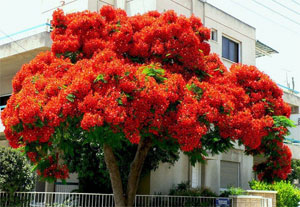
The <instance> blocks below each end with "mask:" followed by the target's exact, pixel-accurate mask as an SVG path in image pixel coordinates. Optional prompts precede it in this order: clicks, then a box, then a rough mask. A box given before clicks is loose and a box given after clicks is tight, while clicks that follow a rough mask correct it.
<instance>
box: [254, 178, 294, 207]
mask: <svg viewBox="0 0 300 207" xmlns="http://www.w3.org/2000/svg"><path fill="white" fill-rule="evenodd" d="M249 185H250V187H251V189H253V190H274V191H277V195H276V201H277V205H276V206H277V207H297V206H298V202H299V201H300V190H299V189H297V188H296V187H295V186H294V185H292V184H291V183H290V182H287V181H280V182H275V183H273V184H268V183H264V182H259V181H256V180H253V181H251V182H249Z"/></svg>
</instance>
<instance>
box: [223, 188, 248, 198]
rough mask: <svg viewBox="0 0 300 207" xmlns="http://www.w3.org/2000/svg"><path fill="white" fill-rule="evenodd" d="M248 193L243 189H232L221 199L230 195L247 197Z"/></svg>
mask: <svg viewBox="0 0 300 207" xmlns="http://www.w3.org/2000/svg"><path fill="white" fill-rule="evenodd" d="M245 194H247V192H246V191H245V190H244V189H242V188H235V187H230V188H229V189H228V190H225V191H223V192H222V193H221V194H220V197H228V196H230V195H245Z"/></svg>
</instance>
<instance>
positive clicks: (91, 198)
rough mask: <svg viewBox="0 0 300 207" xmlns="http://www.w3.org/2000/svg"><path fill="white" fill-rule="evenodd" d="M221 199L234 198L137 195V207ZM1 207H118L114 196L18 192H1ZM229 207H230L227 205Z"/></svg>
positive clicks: (210, 205)
mask: <svg viewBox="0 0 300 207" xmlns="http://www.w3.org/2000/svg"><path fill="white" fill-rule="evenodd" d="M218 199H228V201H229V203H230V205H229V206H232V200H231V198H215V197H190V196H168V195H137V196H136V198H135V204H134V206H135V207H175V206H176V207H198V206H199V207H215V206H216V203H217V200H218ZM0 206H1V207H114V197H113V195H112V194H96V193H58V192H55V193H52V192H17V193H14V194H12V195H9V194H7V193H4V192H0ZM224 206H227V205H224Z"/></svg>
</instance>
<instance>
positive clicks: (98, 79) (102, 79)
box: [94, 74, 107, 83]
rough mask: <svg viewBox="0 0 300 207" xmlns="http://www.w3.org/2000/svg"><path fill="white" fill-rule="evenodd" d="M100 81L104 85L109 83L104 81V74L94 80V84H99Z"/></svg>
mask: <svg viewBox="0 0 300 207" xmlns="http://www.w3.org/2000/svg"><path fill="white" fill-rule="evenodd" d="M98 81H101V82H103V83H107V81H106V80H105V79H104V75H103V74H99V75H98V76H97V77H96V79H95V80H94V83H97V82H98Z"/></svg>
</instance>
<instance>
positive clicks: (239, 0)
mask: <svg viewBox="0 0 300 207" xmlns="http://www.w3.org/2000/svg"><path fill="white" fill-rule="evenodd" d="M43 1H44V2H45V1H47V2H56V3H57V2H60V1H59V0H26V1H24V0H9V1H8V0H0V5H1V7H0V38H1V37H3V36H5V35H7V34H12V33H15V32H18V31H21V30H24V29H27V28H30V27H33V26H36V25H39V24H42V23H45V19H44V18H43V17H42V15H41V13H42V12H43V11H44V9H45V8H44V7H45V6H44V4H43ZM69 1H70V0H69ZM207 2H208V3H210V4H212V5H214V6H215V7H217V8H219V9H221V10H223V11H225V12H227V13H229V14H231V15H232V16H234V17H236V18H238V19H240V20H241V21H243V22H245V23H247V24H249V25H251V26H253V27H255V28H256V39H258V40H260V41H261V42H263V43H264V44H266V45H268V46H270V47H272V48H273V49H275V50H277V51H278V52H279V54H274V55H272V56H266V57H261V58H257V59H256V65H257V67H258V68H259V69H260V70H262V71H264V72H265V73H267V74H268V75H269V76H270V77H271V78H272V79H273V80H274V81H275V82H277V83H279V84H282V85H284V86H287V85H288V83H289V84H290V86H291V87H292V77H294V80H295V81H294V82H295V90H298V91H300V63H299V61H300V0H207ZM19 49H20V52H21V51H22V49H23V48H19ZM287 82H288V83H287Z"/></svg>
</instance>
